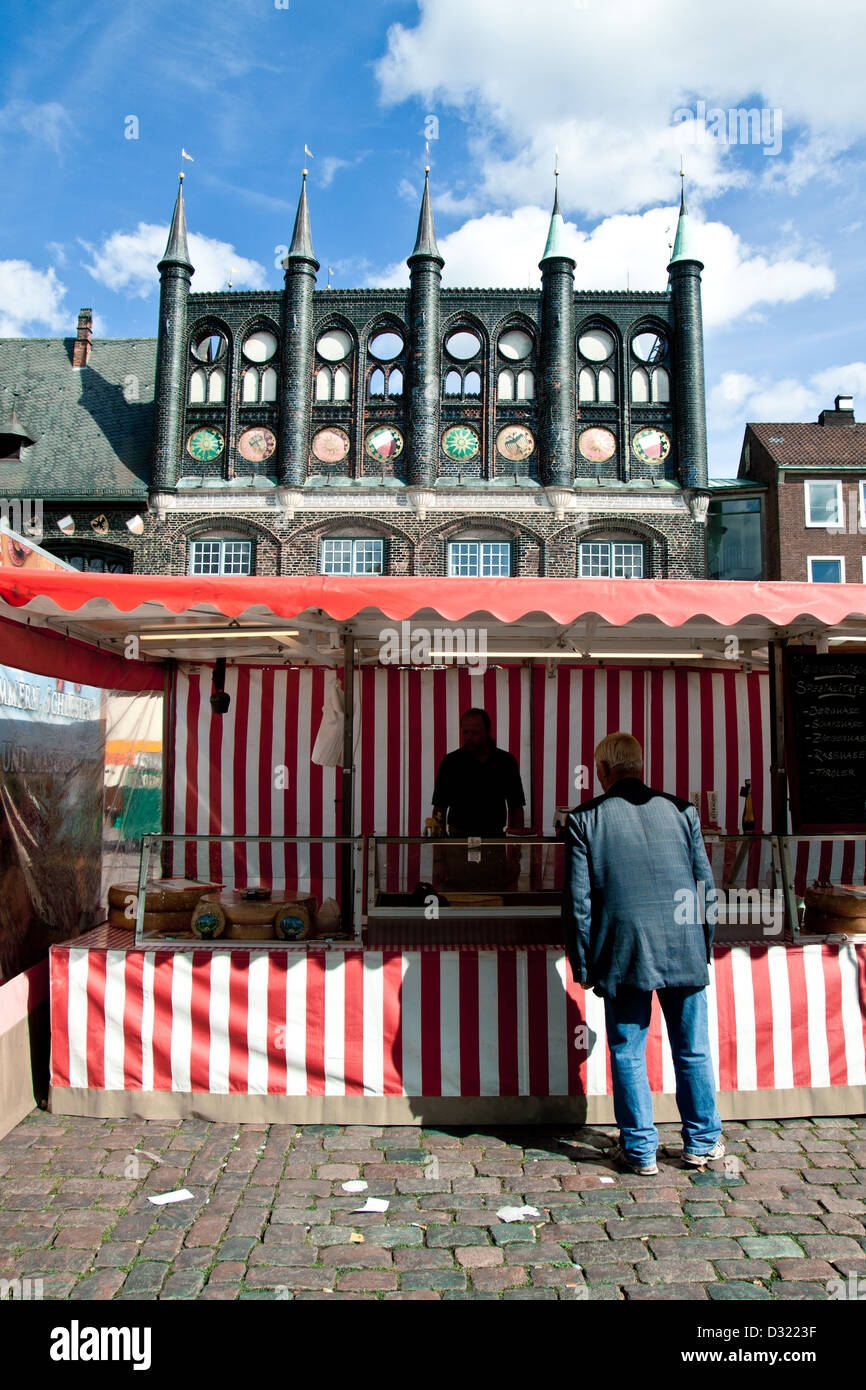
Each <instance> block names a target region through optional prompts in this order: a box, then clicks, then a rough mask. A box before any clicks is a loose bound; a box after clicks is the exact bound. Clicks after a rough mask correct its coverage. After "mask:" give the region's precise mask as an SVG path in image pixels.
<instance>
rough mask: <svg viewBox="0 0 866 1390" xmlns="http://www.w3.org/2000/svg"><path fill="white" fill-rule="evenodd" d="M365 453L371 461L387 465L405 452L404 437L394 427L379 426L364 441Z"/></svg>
mask: <svg viewBox="0 0 866 1390" xmlns="http://www.w3.org/2000/svg"><path fill="white" fill-rule="evenodd" d="M364 451H365V453H366V454H367V456H368V457H369V458H371V459H378V461H379V463H387V462H388V460H389V459H395V458H396V457H397V456H398V454H402V452H403V436H402V434H401V433H400V431H399V430H398V429H395V428H394V426H393V425H377V427H376V428H375V429H373V430H370V432H369V433H368V435H367V438H366V440H365V441H364Z"/></svg>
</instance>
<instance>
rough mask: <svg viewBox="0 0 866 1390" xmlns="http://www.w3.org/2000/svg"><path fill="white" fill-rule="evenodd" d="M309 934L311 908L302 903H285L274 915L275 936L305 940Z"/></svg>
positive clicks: (288, 939)
mask: <svg viewBox="0 0 866 1390" xmlns="http://www.w3.org/2000/svg"><path fill="white" fill-rule="evenodd" d="M309 935H310V913H309V910H308V909H307V908H306V907H305V906H304V905H303V904H302V903H283V905H282V906H281V907H279V908H278V910H277V914H276V916H275V917H274V936H276V937H277V938H278V939H279V940H281V941H304V940H306V938H307V937H308V936H309Z"/></svg>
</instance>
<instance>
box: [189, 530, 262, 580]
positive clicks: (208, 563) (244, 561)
mask: <svg viewBox="0 0 866 1390" xmlns="http://www.w3.org/2000/svg"><path fill="white" fill-rule="evenodd" d="M252 565H253V543H252V541H240V540H220V539H213V538H208V539H207V540H202V541H193V542H192V543H191V545H190V548H189V572H190V574H252V572H253V569H252Z"/></svg>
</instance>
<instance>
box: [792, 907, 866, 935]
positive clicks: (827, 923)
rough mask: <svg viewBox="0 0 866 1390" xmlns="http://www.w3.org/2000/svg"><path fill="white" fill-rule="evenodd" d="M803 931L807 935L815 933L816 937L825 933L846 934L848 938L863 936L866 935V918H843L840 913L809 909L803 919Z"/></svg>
mask: <svg viewBox="0 0 866 1390" xmlns="http://www.w3.org/2000/svg"><path fill="white" fill-rule="evenodd" d="M803 931H804V932H805V933H806V934H807V935H811V934H812V933H814V934H815V935H816V936H817V935H819V934H823V933H824V932H828V933H829V932H832V933H834V934H836V933H838V932H844V933H845V935H846V936H858V935H863V934H866V916H864V917H843V916H842V915H841V914H838V913H830V912H816V911H815V909H814V908H811V907H807V909H806V912H805V915H804V917H803Z"/></svg>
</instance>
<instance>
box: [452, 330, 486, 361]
mask: <svg viewBox="0 0 866 1390" xmlns="http://www.w3.org/2000/svg"><path fill="white" fill-rule="evenodd" d="M445 347H446V348H447V350H448V352H449V354H450V355H451V357H456V358H457V360H458V362H468V361H469V358H470V357H476V356H477V355H478V353H479V352H480V351H481V339H480V338H479V337H478V335H477V334H476V333H470V332H469V331H468V330H467V329H465V328H460V329H458V331H457V332H456V333H451V334H449V336H448V337H447V338H446V339H445Z"/></svg>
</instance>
